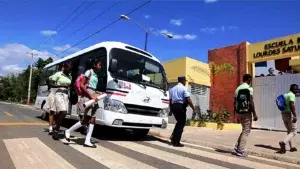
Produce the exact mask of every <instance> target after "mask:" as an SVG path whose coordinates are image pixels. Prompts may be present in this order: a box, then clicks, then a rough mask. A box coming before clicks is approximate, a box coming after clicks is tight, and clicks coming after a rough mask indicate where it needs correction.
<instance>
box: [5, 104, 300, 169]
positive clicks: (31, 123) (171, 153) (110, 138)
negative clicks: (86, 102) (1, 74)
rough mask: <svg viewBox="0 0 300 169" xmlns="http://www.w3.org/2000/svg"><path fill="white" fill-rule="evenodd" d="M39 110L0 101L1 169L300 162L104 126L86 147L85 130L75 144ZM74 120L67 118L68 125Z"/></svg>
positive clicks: (240, 167)
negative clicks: (53, 131)
mask: <svg viewBox="0 0 300 169" xmlns="http://www.w3.org/2000/svg"><path fill="white" fill-rule="evenodd" d="M39 115H40V111H39V110H35V109H30V108H24V107H20V106H17V105H11V104H3V103H0V139H1V140H2V141H1V142H0V151H1V153H0V169H13V168H17V169H25V168H26V169H35V168H36V169H44V168H45V169H46V168H49V169H50V168H51V169H53V168H55V169H71V168H72V169H73V168H78V169H96V168H97V169H98V168H99V169H102V168H114V169H117V168H122V169H127V168H128V169H133V168H134V169H139V168H140V169H148V168H149V169H150V168H151V169H155V168H160V169H173V168H174V169H175V168H176V169H186V168H197V169H199V168H201V169H205V168H216V169H219V168H233V169H250V168H263V169H266V168H270V169H276V168H298V167H299V166H297V165H293V164H288V163H283V162H278V161H274V160H268V159H263V158H258V157H250V158H238V157H236V156H233V155H232V154H231V153H230V152H221V151H215V150H213V149H209V148H206V147H199V146H195V145H186V146H185V147H182V148H175V147H172V146H170V145H169V144H168V142H166V141H164V140H160V139H157V138H154V137H151V136H148V137H147V138H145V139H144V140H135V139H134V138H132V137H131V136H130V134H128V133H126V132H122V131H117V130H113V129H108V128H103V127H97V128H95V130H94V133H93V138H92V139H93V141H94V142H96V144H97V148H95V149H94V148H86V147H83V146H82V144H83V142H84V135H82V134H80V133H79V132H74V133H73V138H72V141H71V143H67V142H66V140H65V139H61V140H59V141H54V140H53V139H52V137H51V136H49V135H48V133H47V128H48V126H47V125H48V124H47V122H46V121H43V120H41V119H40V118H39V117H38V116H39ZM74 122H75V121H70V120H65V122H64V127H69V126H71V125H72V124H73V123H74ZM64 127H63V128H62V129H63V130H64V129H65V128H64ZM203 137H205V136H203Z"/></svg>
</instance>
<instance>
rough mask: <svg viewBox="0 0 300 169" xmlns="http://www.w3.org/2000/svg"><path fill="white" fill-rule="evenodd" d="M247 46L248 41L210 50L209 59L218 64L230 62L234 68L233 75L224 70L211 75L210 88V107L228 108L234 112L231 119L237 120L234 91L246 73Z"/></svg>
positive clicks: (217, 108) (214, 108) (215, 108)
mask: <svg viewBox="0 0 300 169" xmlns="http://www.w3.org/2000/svg"><path fill="white" fill-rule="evenodd" d="M246 47H247V42H242V43H239V44H235V45H231V46H226V47H222V48H218V49H213V50H209V51H208V61H209V62H214V63H215V64H216V65H219V64H223V63H229V64H231V65H232V66H233V68H234V73H233V75H229V74H228V73H227V72H222V73H220V74H218V75H216V76H214V77H213V76H212V77H211V89H210V100H212V101H213V102H211V104H210V109H211V110H212V111H218V110H220V109H223V108H224V109H226V110H228V111H230V112H232V115H231V121H235V119H236V115H235V114H234V113H233V103H234V100H233V98H234V91H235V89H236V88H237V87H238V85H240V84H241V82H242V80H243V75H244V74H245V73H246V68H247V66H246V65H247V62H246Z"/></svg>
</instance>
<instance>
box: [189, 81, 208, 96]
mask: <svg viewBox="0 0 300 169" xmlns="http://www.w3.org/2000/svg"><path fill="white" fill-rule="evenodd" d="M190 91H191V94H193V95H206V94H207V92H208V87H207V86H204V85H199V84H195V83H190Z"/></svg>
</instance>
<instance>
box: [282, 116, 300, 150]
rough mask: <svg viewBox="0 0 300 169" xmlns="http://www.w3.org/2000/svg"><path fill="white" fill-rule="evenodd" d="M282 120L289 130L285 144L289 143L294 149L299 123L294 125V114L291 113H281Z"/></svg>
mask: <svg viewBox="0 0 300 169" xmlns="http://www.w3.org/2000/svg"><path fill="white" fill-rule="evenodd" d="M281 115H282V120H283V123H284V126H285V128H286V129H287V136H286V137H285V139H284V140H283V142H284V143H285V144H287V143H289V145H290V147H291V148H292V147H294V146H295V144H294V140H293V138H294V137H295V136H296V134H297V123H293V122H292V120H293V118H292V113H291V112H283V113H281Z"/></svg>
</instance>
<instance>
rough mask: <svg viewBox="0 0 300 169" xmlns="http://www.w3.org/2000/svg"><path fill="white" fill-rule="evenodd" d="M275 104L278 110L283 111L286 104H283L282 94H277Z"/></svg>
mask: <svg viewBox="0 0 300 169" xmlns="http://www.w3.org/2000/svg"><path fill="white" fill-rule="evenodd" d="M276 105H277V108H278V109H279V110H280V111H284V109H285V106H286V104H285V98H284V95H283V94H281V95H279V96H277V99H276Z"/></svg>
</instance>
